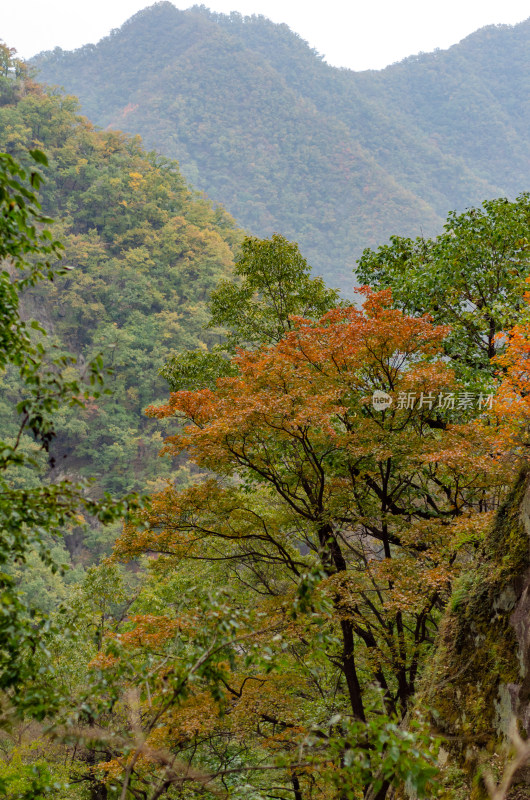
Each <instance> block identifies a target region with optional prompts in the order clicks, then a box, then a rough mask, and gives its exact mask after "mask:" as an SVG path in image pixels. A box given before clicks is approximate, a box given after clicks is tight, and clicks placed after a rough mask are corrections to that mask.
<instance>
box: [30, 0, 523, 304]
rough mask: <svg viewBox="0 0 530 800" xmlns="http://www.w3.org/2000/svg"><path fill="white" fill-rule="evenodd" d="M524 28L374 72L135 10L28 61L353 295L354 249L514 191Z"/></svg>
mask: <svg viewBox="0 0 530 800" xmlns="http://www.w3.org/2000/svg"><path fill="white" fill-rule="evenodd" d="M529 35H530V21H528V22H525V23H521V24H520V25H517V26H515V27H509V26H498V27H495V26H493V27H489V28H484V29H482V30H481V31H478V32H476V33H475V34H473V35H472V36H469V37H467V39H465V40H464V41H463V42H461V43H460V44H458V45H455V46H454V47H452V48H450V49H449V50H447V51H436V52H435V53H431V54H421V55H419V56H415V57H412V58H409V59H406V60H405V61H403V62H401V63H399V64H394V65H392V66H390V67H388V68H386V69H385V70H381V71H378V72H376V71H367V72H360V73H355V72H352V71H350V70H345V69H336V68H333V67H330V66H329V65H328V64H326V63H325V62H324V61H323V60H322V58H321V57H320V56H319V55H318V54H317V53H316V52H315V51H314V50H312V49H311V48H310V47H309V46H308V45H307V44H306V43H305V42H304V41H303V40H302V39H301V38H300V37H299V36H297V35H296V34H295V33H293V32H292V31H290V30H289V28H288V27H287V26H286V25H276V24H273V23H272V22H270V21H268V20H266V19H265V18H263V17H250V18H249V17H245V18H244V17H241V16H240V15H239V14H231V15H230V16H226V15H221V14H214V13H212V12H210V11H208V10H207V9H206V8H204V7H202V6H201V7H194V8H192V9H189V10H187V11H179V10H177V9H176V8H175V7H174V6H173V5H172V4H171V3H169V2H161V3H157V4H155V5H154V6H151V7H150V8H148V9H145V10H144V11H142V12H139V13H138V14H136V15H135V16H134V17H132V18H131V19H130V20H129V21H128V22H127V23H125V24H124V25H123V26H122V27H121V28H120V29H119V30H116V31H113V33H112V35H111V36H109V37H107V38H106V39H103V40H102V41H101V42H100V43H99V44H98V45H86V46H85V47H83V48H81V49H79V50H77V51H74V52H71V53H67V52H64V51H62V50H60V49H56V50H54V51H53V52H51V53H44V54H41V55H40V56H38V57H36V59H34V64H35V66H36V67H37V68H38V70H39V72H40V77H41V79H42V80H44V81H45V82H47V83H49V84H58V85H62V86H64V87H65V88H66V89H67V91H69V92H73V93H75V94H76V95H77V96H78V97H79V98H80V100H81V103H82V107H83V110H84V112H85V113H86V114H87V115H88V116H89V117H90V118H91V119H92V120H93V121H94V122H96V123H97V124H99V125H101V126H103V127H114V128H120V129H124V130H127V131H130V132H134V133H140V134H141V135H142V137H143V138H144V141H145V142H146V143H147V145H148V146H150V147H154V148H156V149H157V150H159V151H160V152H163V153H164V154H166V155H170V156H172V157H176V158H177V159H178V160H179V162H180V165H181V168H182V171H183V173H184V175H185V176H186V177H187V178H188V179H189V180H191V182H192V183H193V184H194V185H196V186H197V187H198V188H200V189H202V190H204V191H206V192H207V193H208V194H209V196H211V197H213V198H215V199H216V200H218V201H219V202H223V203H224V204H225V205H226V207H227V208H228V210H229V211H230V212H231V213H232V214H233V215H234V216H235V217H236V219H238V221H239V222H240V223H241V224H243V225H244V226H245V227H247V228H249V229H250V230H252V232H253V233H255V234H257V235H262V236H265V235H270V233H272V232H273V231H274V230H279V231H281V232H282V233H283V234H285V235H286V236H287V237H288V238H292V239H296V240H297V241H298V242H299V243H300V245H301V248H302V251H303V252H304V253H305V255H306V256H307V258H308V260H309V261H310V263H312V264H313V266H314V267H315V269H316V271H317V272H319V273H321V274H323V275H324V276H325V277H326V279H327V280H328V282H330V283H332V284H336V283H340V284H341V286H342V287H343V288H345V289H346V290H347V291H348V290H351V286H352V280H351V269H352V268H353V267H354V265H355V260H356V258H357V257H358V256H359V254H360V252H361V250H362V249H363V248H364V247H368V246H374V245H377V244H382V243H383V242H384V241H386V240H387V238H388V231H389V230H391V231H396V232H397V231H399V232H400V233H401V234H403V235H416V234H420V233H422V232H423V233H424V234H426V235H429V234H432V233H434V232H437V231H438V230H439V229H440V228H441V225H442V222H443V219H444V218H445V216H446V214H447V212H448V210H450V209H452V208H457V209H462V208H464V207H466V206H469V205H473V204H476V203H477V202H479V201H480V200H482V199H483V198H484V197H487V196H490V197H491V196H495V195H504V194H506V195H509V196H514V195H515V194H517V193H519V192H521V191H524V190H525V189H527V187H528V178H529V177H530V175H529V173H530V142H529V140H528V136H527V133H526V131H527V130H528V124H527V123H528V103H527V101H526V97H527V96H528V92H527V87H528V82H529V80H530V78H529V75H530V69H529V64H528V58H527V55H526V53H527V50H528V47H527V42H528V37H529Z"/></svg>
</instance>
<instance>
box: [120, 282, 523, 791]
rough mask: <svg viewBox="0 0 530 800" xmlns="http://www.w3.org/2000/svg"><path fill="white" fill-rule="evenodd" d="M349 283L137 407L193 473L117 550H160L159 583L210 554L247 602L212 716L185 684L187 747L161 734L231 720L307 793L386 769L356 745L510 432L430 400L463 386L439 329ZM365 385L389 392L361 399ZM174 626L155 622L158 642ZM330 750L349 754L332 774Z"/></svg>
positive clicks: (404, 657)
mask: <svg viewBox="0 0 530 800" xmlns="http://www.w3.org/2000/svg"><path fill="white" fill-rule="evenodd" d="M363 293H364V295H365V302H364V309H363V310H362V311H361V310H359V309H356V308H354V307H348V308H337V309H334V310H332V311H330V312H328V313H327V314H326V315H325V316H324V317H322V318H321V319H320V320H319V321H317V322H313V321H310V320H306V319H303V318H296V319H293V320H292V324H293V329H292V330H291V331H289V332H287V333H286V334H285V335H284V337H283V338H282V339H281V340H280V341H279V342H278V343H277V344H274V345H272V346H262V347H260V348H259V349H257V350H253V351H246V350H238V352H237V354H236V356H235V357H234V359H233V365H234V366H235V368H236V372H237V374H235V375H233V376H231V377H222V378H219V379H218V380H217V384H216V386H215V388H214V389H211V388H204V389H198V390H196V391H179V392H174V393H172V394H171V395H170V398H169V400H168V402H167V403H166V404H165V405H162V406H157V407H152V408H150V409H148V413H149V414H150V415H151V416H155V417H158V418H160V419H166V418H174V419H175V422H176V425H177V431H176V432H175V433H174V434H172V435H171V436H169V437H168V438H167V440H166V445H165V450H166V452H169V453H170V454H172V455H174V456H179V455H180V454H186V456H187V457H188V458H189V459H190V460H191V462H192V463H194V464H195V465H196V468H197V470H198V473H197V479H196V480H195V481H194V482H193V483H192V484H191V485H190V486H189V487H188V488H186V489H184V490H180V491H179V490H177V489H176V488H175V487H173V486H171V485H168V486H167V488H166V489H165V490H163V491H161V492H159V493H158V494H156V495H155V496H154V497H153V500H152V505H151V507H150V509H149V511H148V512H146V515H145V520H144V526H143V527H141V528H138V527H137V526H129V527H126V529H125V531H124V534H123V535H122V537H121V538H120V539H119V540H118V543H117V545H116V551H115V555H116V557H118V558H121V559H125V560H127V559H130V558H134V557H138V556H140V555H142V554H148V555H150V556H151V557H155V556H156V558H154V560H153V561H152V564H153V570H154V571H155V573H156V574H157V576H158V577H157V579H158V580H164V576H166V577H165V579H166V580H167V579H168V576H169V575H171V574H172V572H175V571H176V572H177V573H178V572H179V570H182V569H193V568H194V567H193V565H194V564H199V565H201V564H209V565H210V566H211V567H212V569H214V574H215V575H216V579H217V580H218V581H219V582H220V583H222V584H223V585H224V586H225V590H226V592H227V593H228V595H229V596H230V598H231V599H230V603H231V604H235V606H236V607H237V606H241V604H242V605H243V607H245V606H246V607H247V608H248V609H250V611H249V612H248V613H247V615H246V616H245V622H244V624H242V628H241V631H240V634H241V636H243V640H244V642H245V644H241V645H238V646H236V648H235V650H234V649H233V650H232V655H231V657H230V658H229V659H228V661H227V663H226V665H225V667H223V669H225V668H226V670H227V671H226V672H223V675H222V679H221V681H220V693H219V696H218V697H217V700H216V702H219V703H220V705H219V706H218V716H217V721H216V723H215V725H214V728H213V729H212V706H211V701H208V702H207V701H206V700H205V698H206V696H207V695H208V692H206V694H204V692H203V690H202V689H201V690H200V691H199V694H197V695H196V694H195V693H194V691H195V690H193V691H192V692H191V695H190V698H191V700H187V701H186V704H185V705H183V706H182V707H181V709H180V710H179V712H178V714H177V716H180V718H181V720H185V719H187V717H188V713H189V712H188V711H187V710H186V709H187V708H188V705H187V704H188V703H189V702H192V707H193V708H194V709H195V711H194V713H195V714H198V715H199V717H200V719H201V720H202V722H200V723H199V724H198V727H197V729H196V731H195V732H194V733H193V732H191V731H190V730H188V732H189V735H188V736H187V738H186V744H184V742H183V739H182V736H180V738H179V737H177V738H175V736H176V734H175V733H173V734H171V733H170V731H169V728H168V736H169V740H171V742H172V744H173V746H175V745H176V743H177V742H179V743H180V745H179V746H180V747H182V748H183V749H184V750H187V748H189V747H191V741H192V740H195V742H197V737H198V738H199V739H200V740H201V741H202V742H203V743H204V742H205V741H206V739H208V740H209V741H213V740H214V739H215V738H216V737H221V738H222V737H224V739H223V741H225V742H226V741H231V742H232V745H233V746H235V745H234V742H236V741H237V740H238V737H240V736H241V735H242V732H245V731H246V733H244V738H245V740H246V741H247V742H248V740H249V739H250V737H252V738H253V741H254V758H257V757H258V755H257V754H259V753H261V756H260V757H264V754H267V753H268V756H266V757H268V758H277V757H278V756H279V754H281V757H282V758H283V759H284V760H283V761H282V762H281V763H282V767H281V768H282V769H283V771H284V773H285V775H287V776H288V780H289V781H290V782H291V784H292V782H293V780H294V784H293V785H295V784H296V785H297V786H298V787H299V791H300V792H302V789H303V790H304V793H303V794H302V793H300V794H299V796H300V797H304V798H305V797H306V796H307V797H315V798H316V797H319V798H320V797H327V796H330V797H335V796H337V797H339V796H340V797H343V796H344V797H354V796H357V794H351V795H348V794H344V795H343V794H340V792H339V794H338V795H336V794H333V791H335V790H331V789H329V786H330V785H336V781H337V780H338V785H342V784H344V785H346V784H345V783H344V781H346V782H347V781H349V782H350V784H348V785H350V790H351V791H355V792H361V794H362V793H363V792H365V793H366V792H368V793H367V794H366V796H367V797H368V796H373V797H376V796H377V797H384V796H385V792H386V790H387V788H388V786H389V785H390V783H392V782H395V781H396V780H397V779H398V777H399V769H398V768H397V766H396V765H394V766H389V765H388V763H387V761H385V758H387V755H388V753H389V752H390V751H389V750H388V748H387V746H382V747H381V748H380V750H379V757H380V761H379V762H378V763H377V765H375V766H374V763H373V762H370V763H369V767H366V747H368V749H369V750H372V749H374V747H375V749H376V750H377V747H376V746H375V745H374V744H373V737H374V736H375V737H377V736H379V735H382V734H380V731H379V729H378V728H377V725H378V724H379V722H380V720H381V714H383V717H384V719H387V720H396V721H398V720H399V719H402V718H403V717H404V715H405V713H406V712H407V710H408V709H409V706H410V700H411V698H412V696H413V693H414V689H415V686H416V682H417V679H418V675H419V672H420V669H421V664H422V662H423V659H424V658H425V654H426V652H427V650H428V648H429V646H430V644H431V643H432V641H433V637H434V635H435V630H436V621H437V617H438V615H439V613H440V610H441V609H442V608H443V606H444V603H445V602H446V600H447V597H448V592H449V590H450V586H451V581H452V579H453V578H454V576H455V575H456V574H457V573H458V571H459V570H460V569H461V567H462V565H463V564H465V563H466V559H467V557H468V554H469V552H470V548H471V550H472V548H473V547H474V543H475V542H476V541H477V539H478V538H479V537H480V534H481V531H482V530H483V528H484V525H485V524H486V522H487V520H488V519H489V517H490V516H491V513H492V512H493V510H494V509H495V508H496V507H497V504H498V499H499V497H500V495H501V494H502V491H503V487H504V486H505V485H506V482H507V481H508V480H509V477H510V474H511V469H512V468H511V467H510V462H509V461H506V460H505V459H504V458H503V456H502V453H503V452H505V451H506V448H507V446H508V439H507V436H508V435H509V434H508V433H504V431H503V430H501V429H500V428H499V426H498V425H496V424H492V417H491V416H489V417H488V416H487V415H486V414H485V413H483V414H478V415H477V412H476V411H474V412H473V410H470V409H469V408H468V407H467V406H466V405H463V406H462V407H461V408H458V406H457V407H455V408H451V407H449V408H448V407H447V406H446V405H444V404H443V402H441V400H440V398H443V397H444V396H446V395H447V394H449V393H453V394H458V392H459V391H460V390H461V389H462V387H460V386H458V384H457V383H456V381H455V377H454V374H453V371H452V370H451V368H450V367H449V366H448V365H447V363H446V361H444V360H443V359H442V358H441V357H440V353H441V348H442V342H443V339H444V337H445V336H446V335H447V331H448V329H447V327H446V326H436V325H434V324H433V323H432V321H431V319H430V318H429V317H427V316H424V317H421V318H413V317H409V316H406V315H405V314H404V313H402V312H401V311H399V310H396V309H394V308H392V301H391V294H390V292H389V291H388V290H387V291H381V292H372V291H371V290H369V289H364V290H363ZM374 391H380V392H386V393H387V394H388V395H389V397H390V398H391V400H392V402H391V403H390V405H388V406H387V407H386V408H384V409H382V410H381V409H380V408H375V407H374V405H373V403H372V396H373V393H374ZM411 396H414V397H415V402H414V403H410V402H404V398H409V397H411ZM186 565H187V566H186ZM212 565H213V566H212ZM232 607H233V606H232ZM170 616H171V615H170ZM131 623H132V625H133V628H132V631H133V632H132V633H129V634H127V636H126V637H125V638H123V640H122V645H123V646H132V644H133V643H136V644H135V646H138V644H139V643H140V642H141V641H142V640H143V639H142V637H143V638H146V637H148V634H147V633H146V625H147V628H149V626H150V624H151V621H150V620H149V619H148V618H145V619H141V618H140V617H137V618H135V620H131ZM175 624H176V623H175V622H174V621H173V622H170V621H165V622H163V621H162V620H161V621H160V625H159V632H158V634H157V635H158V637H159V641H160V646H161V647H162V648H163V647H164V636H163V635H162V632H163V631H166V633H167V632H168V631H172V633H171V635H170V638H171V636H173V635H174V628H172V626H174V625H175ZM236 638H237V637H236ZM146 641H147V639H146ZM258 653H259V654H261V655H259V656H258V655H257V654H258ZM263 653H266V661H267V660H268V661H269V662H270V664H269V666H268V667H266V668H265V669H264V662H263V657H264V656H263ZM260 659H261V660H260ZM200 698H203V699H202V700H201V699H200ZM201 703H202V704H203V705H202V709H203V710H202V712H201V711H200V708H201ZM174 713H175V712H174V709H171V711H169V709H168V711H167V713H166V716H167V715H170V714H171V715H174ZM333 715H336V719H337V722H336V725H335V733H334V734H333V732H331V731H330V729H329V726H328V728H326V725H328V722H329V720H330V719H331V718H332V717H333ZM172 724H174V723H172ZM179 724H181V723H179ZM182 724H183V723H182ZM392 724H394V723H392ZM359 725H361V726H362V728H361V729H359V728H358V727H357V728H355V730H356V733H355V734H353V733H352V731H353V728H354V727H355V726H359ZM352 726H353V727H352ZM374 726H375V727H374ZM188 728H189V726H188ZM376 729H377V730H378V731H379V733H376V732H374V731H376ZM324 730H327V732H326V733H325V734H324V733H323V731H324ZM396 730H398V729H396ZM315 731H319V732H320V733H316V734H315ZM359 731H364V733H360V732H359ZM387 735H388V732H387V733H385V736H387ZM395 735H396V736H398V733H396V734H395ZM351 736H353V737H354V739H355V741H353V740H352V739H351ZM201 737H202V738H201ZM212 737H213V738H212ZM312 737H313V738H312ZM315 737H316V738H315ZM349 737H350V738H349ZM363 737H364V740H363ZM370 737H372V739H370ZM309 741H311V742H312V745H311V747H310V748H309V749H310V751H311V755H310V756H309V755H308V754H307V752H306V751H304V747H307V746H308V745H307V742H309ZM363 741H364V745H363V744H362V742H363ZM370 741H371V742H372V744H369V742H370ZM304 742H305V743H306V745H304V746H303V743H304ZM333 742H335V745H336V746H335V747H334V745H333ZM337 742H340V743H341V744H340V745H339V744H337ZM196 746H197V745H196ZM247 746H248V745H247ZM400 746H403V747H404V746H405V745H404V744H403V742H401V745H400ZM359 747H360V748H361V749H360V750H359ZM256 748H257V749H256ZM344 748H346V749H347V750H349V749H351V748H353V749H354V751H355V752H356V753H357V755H356V756H355V758H354V762H355V764H356V769H353V767H352V764H353V763H354V762H351V763H350V767H352V768H351V769H349V770H348V776H349V777H348V778H347V779H346V777H345V774H344V773H343V767H344V752H345V751H344ZM355 748H357V749H355ZM251 749H252V748H251ZM363 749H364V751H365V756H363V755H362V752H363ZM398 749H399V748H398ZM302 751H304V753H305V755H304V757H303V758H302V756H301V753H302ZM225 754H226V752H225ZM341 754H342V755H341ZM363 758H364V759H365V761H364V762H363ZM221 761H222V759H221ZM405 761H406V759H405ZM251 762H252V758H251ZM363 763H364V764H365V767H364V768H363V767H362V764H363ZM406 763H408V762H406ZM341 764H342V767H341ZM409 766H410V765H409ZM278 768H279V767H278ZM328 769H329V770H331V772H332V773H333V774H335V778H334V779H333V780H332V779H331V778H329V774H328V773H326V770H328ZM363 769H364V772H363ZM410 769H412V767H410ZM323 770H324V771H323ZM367 770H368V772H367ZM221 771H222V770H221ZM374 771H375V773H376V774H374V775H372V777H371V778H369V774H370V773H373V772H374ZM324 773H326V774H328V779H329V780H328V783H326V784H324V783H322V780H323V777H322V776H323V775H324ZM256 774H258V773H256ZM337 775H339V778H337ZM335 779H336V780H335ZM334 781H335V783H334ZM324 785H326V786H328V789H326V790H325V789H324V788H323V787H324ZM370 786H371V787H372V788H371V789H370V788H369V787H370ZM355 787H357V788H355ZM363 787H364V788H363ZM370 791H372V792H375V794H373V795H370V794H369V792H370ZM326 792H331V794H329V795H328V794H327V793H326ZM377 792H381V793H382V794H377ZM295 796H296V795H295ZM359 796H360V795H359Z"/></svg>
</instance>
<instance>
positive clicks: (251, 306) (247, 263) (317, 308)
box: [161, 233, 339, 390]
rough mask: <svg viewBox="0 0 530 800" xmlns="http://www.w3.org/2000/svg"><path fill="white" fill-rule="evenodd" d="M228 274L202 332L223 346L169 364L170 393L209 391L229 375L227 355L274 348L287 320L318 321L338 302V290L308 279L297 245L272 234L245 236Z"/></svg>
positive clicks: (212, 300) (289, 325)
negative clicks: (219, 337)
mask: <svg viewBox="0 0 530 800" xmlns="http://www.w3.org/2000/svg"><path fill="white" fill-rule="evenodd" d="M234 273H235V278H236V279H235V281H233V280H230V281H228V280H222V281H220V282H219V285H218V286H217V288H216V289H215V290H214V291H213V292H212V293H211V296H210V303H209V311H210V314H211V320H210V322H209V324H208V327H209V328H215V329H218V330H219V329H221V331H222V332H223V334H224V335H225V339H224V341H223V344H221V345H218V346H217V347H215V348H213V350H212V351H210V352H204V351H192V352H189V353H182V354H180V355H178V356H176V357H175V358H173V359H171V360H170V361H169V362H168V363H167V364H166V365H165V366H164V367H163V369H162V370H161V375H163V376H164V378H165V379H166V380H167V381H168V383H169V385H170V387H171V388H172V389H173V390H177V389H197V388H202V387H203V386H213V385H215V381H216V380H217V378H219V377H221V376H223V375H226V376H227V375H234V374H235V371H234V370H235V369H236V367H235V365H234V364H233V363H230V360H229V355H230V354H233V353H234V352H235V349H236V348H237V347H258V346H259V345H261V344H275V343H277V342H279V341H280V340H281V339H282V337H283V336H284V335H285V333H286V332H287V331H289V330H292V327H293V317H295V316H302V317H306V318H311V319H318V318H320V317H321V316H322V315H323V314H325V313H326V311H329V310H330V309H331V308H333V307H334V306H336V305H337V304H338V302H339V293H338V291H336V290H335V289H328V288H327V287H326V286H325V284H324V282H323V280H322V278H311V277H310V267H309V266H308V264H307V261H306V260H305V258H303V256H302V254H301V253H300V251H299V249H298V245H297V244H295V243H293V242H289V241H287V239H285V237H283V236H281V235H280V234H278V233H275V234H274V235H273V236H272V237H271V238H270V239H258V238H256V237H254V236H247V237H245V239H244V240H243V242H242V244H241V252H240V254H239V257H238V258H237V259H236V261H235V265H234Z"/></svg>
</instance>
